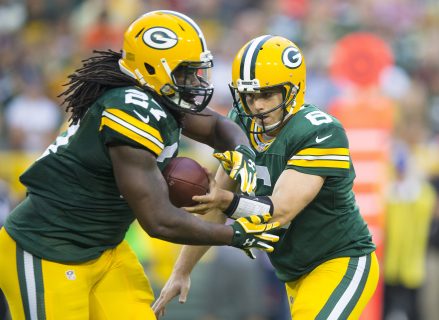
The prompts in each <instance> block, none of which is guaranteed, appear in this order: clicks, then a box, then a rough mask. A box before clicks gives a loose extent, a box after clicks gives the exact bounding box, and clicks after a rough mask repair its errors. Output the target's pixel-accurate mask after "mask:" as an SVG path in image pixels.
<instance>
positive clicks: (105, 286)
mask: <svg viewBox="0 0 439 320" xmlns="http://www.w3.org/2000/svg"><path fill="white" fill-rule="evenodd" d="M113 254H114V257H113V258H114V260H113V261H112V264H111V266H110V268H109V270H108V271H107V272H106V273H105V275H104V277H103V278H102V279H101V280H100V281H99V283H98V284H97V285H96V286H95V287H94V288H93V290H92V292H91V295H90V319H93V320H104V319H127V320H131V319H155V316H154V312H153V311H152V309H151V303H152V301H153V300H154V294H153V291H152V289H151V286H150V284H149V281H148V279H147V277H146V276H145V273H144V271H143V267H142V265H141V264H140V262H139V261H138V259H137V257H136V255H135V254H134V252H133V251H132V250H131V248H130V247H129V245H128V244H127V243H126V242H125V241H124V242H122V243H121V244H120V245H119V246H118V247H117V248H116V249H115V250H114V253H113Z"/></svg>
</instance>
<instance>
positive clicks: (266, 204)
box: [224, 193, 274, 219]
mask: <svg viewBox="0 0 439 320" xmlns="http://www.w3.org/2000/svg"><path fill="white" fill-rule="evenodd" d="M273 212H274V206H273V202H272V201H271V199H270V198H269V197H267V196H258V197H253V196H248V195H245V194H241V195H237V194H236V193H234V194H233V200H232V202H231V203H230V205H229V206H228V207H227V209H226V210H224V214H225V215H226V216H228V217H229V218H233V219H238V218H241V217H248V216H251V215H255V214H256V215H263V214H266V213H269V214H270V215H273Z"/></svg>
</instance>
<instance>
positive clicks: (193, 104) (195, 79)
mask: <svg viewBox="0 0 439 320" xmlns="http://www.w3.org/2000/svg"><path fill="white" fill-rule="evenodd" d="M212 67H213V62H212V61H207V62H187V61H185V62H182V63H181V64H179V65H178V66H177V67H176V68H175V69H174V70H173V71H172V72H171V74H170V77H171V79H172V84H171V83H167V84H166V85H164V86H163V87H162V88H161V89H160V92H161V95H162V97H163V98H164V99H165V100H166V101H167V102H168V106H170V107H171V108H174V109H176V110H178V111H183V112H200V111H202V110H203V109H204V108H206V107H207V105H208V104H209V102H210V100H211V98H212V95H213V90H214V89H213V85H212V84H211V83H210V71H211V68H212Z"/></svg>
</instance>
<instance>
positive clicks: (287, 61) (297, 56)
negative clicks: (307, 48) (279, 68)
mask: <svg viewBox="0 0 439 320" xmlns="http://www.w3.org/2000/svg"><path fill="white" fill-rule="evenodd" d="M302 60H303V59H302V54H301V53H300V51H299V49H297V48H295V47H288V48H286V49H285V50H284V52H282V62H283V63H284V65H285V66H286V67H288V68H290V69H296V68H297V67H299V66H300V65H301V64H302Z"/></svg>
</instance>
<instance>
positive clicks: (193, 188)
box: [163, 157, 209, 207]
mask: <svg viewBox="0 0 439 320" xmlns="http://www.w3.org/2000/svg"><path fill="white" fill-rule="evenodd" d="M163 176H164V177H165V180H166V182H167V184H168V188H169V200H171V203H172V204H173V205H174V206H176V207H191V206H194V205H195V204H196V202H195V201H193V200H192V197H193V196H198V195H203V194H206V193H207V192H208V191H209V179H208V177H207V174H206V172H205V171H204V169H203V167H201V166H200V165H199V164H198V162H196V161H195V160H193V159H191V158H186V157H177V158H173V159H172V160H171V161H170V162H169V164H168V165H167V166H166V168H165V170H164V171H163Z"/></svg>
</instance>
